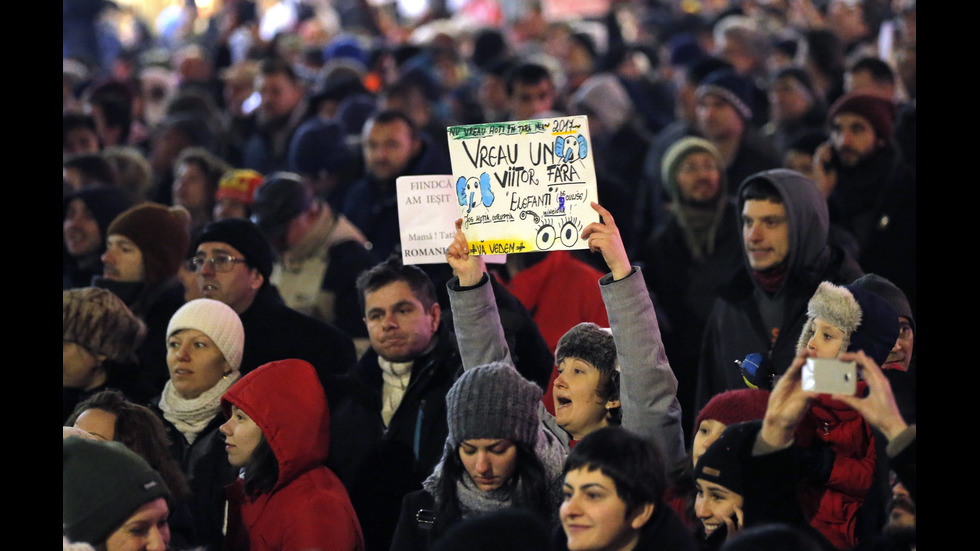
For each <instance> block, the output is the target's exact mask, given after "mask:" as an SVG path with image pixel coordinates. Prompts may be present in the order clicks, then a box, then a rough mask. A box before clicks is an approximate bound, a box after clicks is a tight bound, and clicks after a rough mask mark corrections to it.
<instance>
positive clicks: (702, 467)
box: [694, 420, 762, 494]
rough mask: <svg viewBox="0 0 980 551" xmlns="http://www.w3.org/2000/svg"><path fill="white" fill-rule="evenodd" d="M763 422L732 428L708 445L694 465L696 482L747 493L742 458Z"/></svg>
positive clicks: (733, 426) (746, 423) (747, 423)
mask: <svg viewBox="0 0 980 551" xmlns="http://www.w3.org/2000/svg"><path fill="white" fill-rule="evenodd" d="M761 423H762V421H758V420H756V421H748V422H745V423H736V424H734V425H730V426H728V427H727V428H726V429H725V430H724V432H722V433H721V436H719V437H718V439H717V440H715V441H714V442H712V443H711V445H710V446H708V449H707V450H705V452H704V454H702V455H701V457H699V458H698V464H697V465H695V466H694V479H695V480H698V479H703V480H707V481H709V482H714V483H715V484H718V485H719V486H723V487H725V488H728V489H729V490H731V491H733V492H735V493H738V494H743V493H745V492H744V488H743V486H742V464H741V461H740V458H741V457H742V451H743V447H744V446H746V445H749V446H751V442H750V441H752V440H754V436H755V435H756V434H757V433H758V425H759V424H761Z"/></svg>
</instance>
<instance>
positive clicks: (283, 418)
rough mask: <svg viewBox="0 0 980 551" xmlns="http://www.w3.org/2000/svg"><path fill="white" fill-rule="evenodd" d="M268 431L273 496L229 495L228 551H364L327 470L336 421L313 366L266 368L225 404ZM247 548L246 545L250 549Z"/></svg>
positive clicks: (291, 363)
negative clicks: (275, 469)
mask: <svg viewBox="0 0 980 551" xmlns="http://www.w3.org/2000/svg"><path fill="white" fill-rule="evenodd" d="M221 405H222V408H223V409H224V410H225V413H226V415H227V414H229V413H230V410H231V406H232V405H235V406H236V407H238V409H240V410H242V411H243V412H244V413H245V414H246V415H248V416H249V417H250V418H251V419H252V420H253V421H255V423H256V424H257V425H258V426H259V428H260V429H262V434H263V435H264V436H265V438H266V440H267V441H268V443H269V445H270V447H271V448H272V452H273V453H274V454H275V456H276V460H277V462H278V463H279V479H278V481H277V482H276V484H275V486H274V487H273V488H272V491H271V492H270V493H260V494H258V495H257V496H245V495H244V484H243V481H242V480H241V479H238V480H237V481H236V482H235V483H234V484H232V485H231V486H229V487H228V501H229V515H228V533H227V536H226V538H225V541H226V544H225V547H226V548H228V549H234V550H246V549H247V550H250V551H301V550H307V549H318V550H322V551H334V550H336V551H362V550H363V549H364V538H363V536H362V535H361V526H360V524H359V523H358V521H357V516H356V515H355V513H354V507H353V506H352V505H351V503H350V498H349V497H348V495H347V490H345V489H344V486H343V484H341V482H340V479H339V478H337V476H336V475H335V474H334V473H333V472H332V471H331V470H330V469H328V468H327V467H325V466H324V464H323V463H324V461H325V460H326V459H327V450H328V449H329V445H330V413H329V411H328V409H327V400H326V397H325V396H324V393H323V387H322V386H321V385H320V381H319V379H317V374H316V371H315V370H314V369H313V366H312V365H310V364H309V363H307V362H305V361H302V360H282V361H278V362H272V363H268V364H265V365H263V366H261V367H259V368H258V369H256V370H255V371H252V372H251V373H249V374H247V375H245V376H244V377H242V379H241V380H240V381H238V382H237V383H235V384H234V385H233V386H232V387H231V388H230V389H228V391H227V392H225V395H224V396H223V397H222V399H221ZM246 541H247V542H248V543H247V545H245V544H244V543H245V542H246Z"/></svg>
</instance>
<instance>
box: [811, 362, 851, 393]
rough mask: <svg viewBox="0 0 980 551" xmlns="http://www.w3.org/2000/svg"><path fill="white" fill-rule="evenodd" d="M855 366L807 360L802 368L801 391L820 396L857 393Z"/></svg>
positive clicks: (844, 363) (847, 363) (848, 363)
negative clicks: (815, 393) (816, 393)
mask: <svg viewBox="0 0 980 551" xmlns="http://www.w3.org/2000/svg"><path fill="white" fill-rule="evenodd" d="M857 378H858V377H857V364H856V363H855V362H853V361H851V362H842V361H839V360H827V359H821V358H808V359H807V361H806V365H804V366H803V390H807V391H812V392H819V393H821V394H846V395H848V396H853V395H854V393H855V392H857Z"/></svg>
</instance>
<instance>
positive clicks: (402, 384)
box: [378, 356, 415, 427]
mask: <svg viewBox="0 0 980 551" xmlns="http://www.w3.org/2000/svg"><path fill="white" fill-rule="evenodd" d="M414 363H415V362H389V361H388V360H386V359H384V358H382V357H381V356H378V366H379V367H380V368H381V379H382V380H383V381H384V384H382V385H381V419H382V420H383V421H384V423H385V426H386V427H387V426H388V423H390V422H391V418H392V417H393V416H394V415H395V411H397V410H398V406H399V405H401V403H402V398H404V397H405V389H407V388H408V382H409V381H410V380H411V379H412V365H413V364H414Z"/></svg>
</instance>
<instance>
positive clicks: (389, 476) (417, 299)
mask: <svg viewBox="0 0 980 551" xmlns="http://www.w3.org/2000/svg"><path fill="white" fill-rule="evenodd" d="M357 287H358V292H359V294H360V298H361V302H362V305H363V307H364V321H365V323H366V324H367V328H368V336H369V339H370V342H371V348H370V349H369V350H368V351H367V352H366V353H365V354H364V356H363V357H362V358H361V359H360V361H358V362H357V364H356V365H355V366H354V367H353V368H352V369H351V371H350V372H349V374H348V375H347V376H346V377H338V378H336V380H334V381H333V382H331V383H328V385H326V386H327V395H328V401H329V403H330V405H331V415H330V424H331V430H330V434H331V439H330V455H329V457H330V459H329V460H328V465H329V466H330V468H331V469H332V470H333V471H334V472H335V473H337V476H339V477H340V479H341V480H342V481H343V482H344V485H345V486H346V487H347V492H348V494H350V497H351V503H353V505H354V509H355V510H356V511H357V518H358V519H359V520H360V522H361V529H362V531H363V533H364V540H365V544H366V549H367V550H368V551H374V550H387V549H389V547H390V545H391V538H392V536H393V534H394V530H395V525H396V522H397V520H398V515H399V511H400V510H401V502H402V498H403V496H404V495H405V494H407V493H409V492H412V491H415V490H418V489H420V488H421V487H422V481H423V480H424V479H425V478H426V477H427V476H428V475H429V474H431V473H432V469H433V468H434V467H435V466H436V464H437V463H438V461H439V459H440V457H442V452H443V446H444V445H445V442H446V436H447V434H448V428H447V425H446V393H447V392H448V391H449V389H450V387H451V386H452V384H453V382H454V381H455V380H456V377H457V376H458V375H459V373H460V372H461V366H462V363H461V361H460V358H459V352H458V351H457V349H456V340H455V338H454V336H453V335H452V333H451V332H450V331H448V329H447V326H446V325H445V324H441V323H440V320H441V315H442V310H441V308H440V306H439V303H438V301H437V300H436V296H435V289H434V288H433V285H432V281H431V280H430V279H429V277H428V276H426V275H425V273H424V272H422V270H420V269H418V268H416V267H414V266H402V265H400V263H399V262H397V261H387V262H383V263H381V264H379V265H377V266H375V267H374V268H372V269H371V270H368V271H367V272H365V273H364V274H362V275H361V277H359V278H358V282H357ZM246 342H247V337H246Z"/></svg>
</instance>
